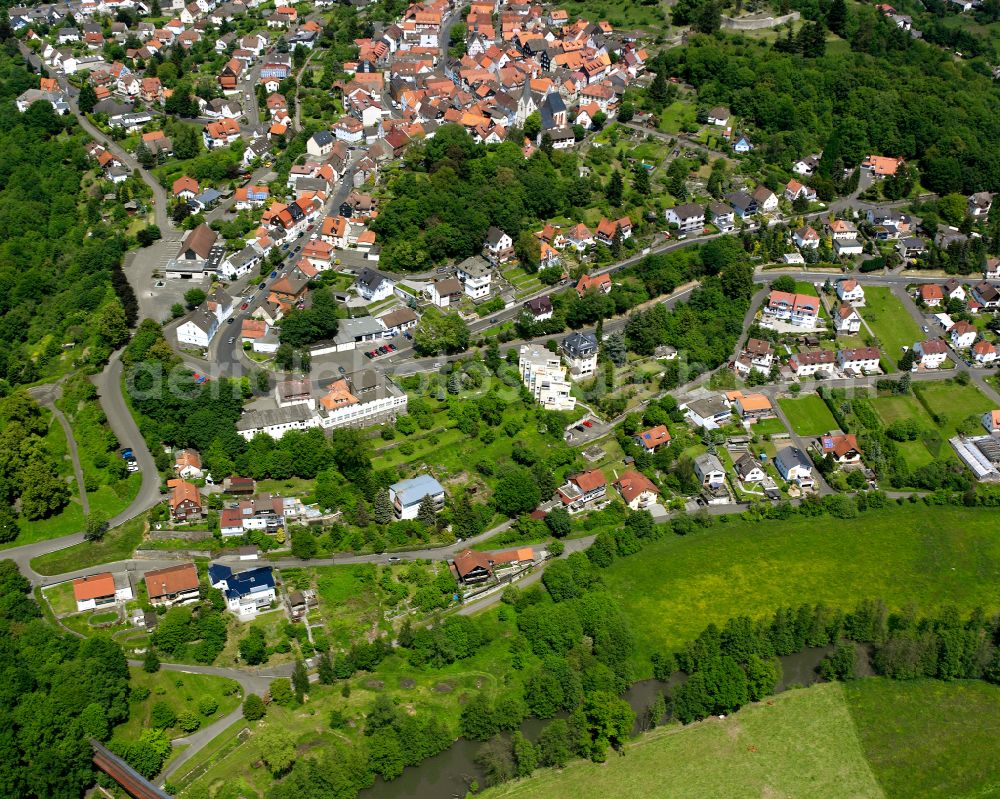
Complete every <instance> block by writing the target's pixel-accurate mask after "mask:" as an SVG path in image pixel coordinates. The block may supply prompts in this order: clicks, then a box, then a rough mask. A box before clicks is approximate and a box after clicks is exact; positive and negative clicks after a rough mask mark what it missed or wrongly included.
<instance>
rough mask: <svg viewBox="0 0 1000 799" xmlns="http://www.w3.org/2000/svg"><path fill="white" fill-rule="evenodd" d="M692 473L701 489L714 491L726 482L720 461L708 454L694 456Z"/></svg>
mask: <svg viewBox="0 0 1000 799" xmlns="http://www.w3.org/2000/svg"><path fill="white" fill-rule="evenodd" d="M694 473H695V476H696V477H697V478H698V481H699V482H700V483H701V485H702V488H709V489H715V488H717V487H719V486H721V485H724V484H725V482H726V470H725V469H724V468H723V466H722V461H720V460H719V458H718V457H717V456H716V455H713V454H711V453H710V452H703V453H702V454H701V455H696V456H695V459H694Z"/></svg>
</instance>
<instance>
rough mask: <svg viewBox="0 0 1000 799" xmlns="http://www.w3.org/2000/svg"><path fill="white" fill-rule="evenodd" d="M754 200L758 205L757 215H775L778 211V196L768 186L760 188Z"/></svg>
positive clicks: (754, 195)
mask: <svg viewBox="0 0 1000 799" xmlns="http://www.w3.org/2000/svg"><path fill="white" fill-rule="evenodd" d="M753 199H754V202H756V203H757V213H760V214H773V213H774V212H775V211H777V210H778V196H777V195H776V194H775V193H774V192H773V191H771V190H770V189H769V188H768V187H767V186H758V187H757V189H756V190H755V191H754V193H753Z"/></svg>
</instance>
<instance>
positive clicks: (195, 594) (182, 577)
mask: <svg viewBox="0 0 1000 799" xmlns="http://www.w3.org/2000/svg"><path fill="white" fill-rule="evenodd" d="M144 579H145V581H146V594H147V596H148V597H149V604H151V605H165V606H167V607H171V606H173V605H187V604H190V603H192V602H197V601H198V598H199V593H200V587H199V582H198V570H197V569H196V568H195V565H194V564H193V563H181V564H178V565H177V566H170V567H168V568H166V569H156V570H155V571H151V572H146V576H145V578H144Z"/></svg>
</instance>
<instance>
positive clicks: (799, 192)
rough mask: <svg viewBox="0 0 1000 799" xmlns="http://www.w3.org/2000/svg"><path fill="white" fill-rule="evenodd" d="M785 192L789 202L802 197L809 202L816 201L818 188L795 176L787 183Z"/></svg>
mask: <svg viewBox="0 0 1000 799" xmlns="http://www.w3.org/2000/svg"><path fill="white" fill-rule="evenodd" d="M783 193H784V197H785V199H786V200H788V201H789V202H795V201H796V200H797V199H799V198H800V197H803V198H805V199H806V200H808V201H809V202H815V201H816V190H815V189H811V188H809V187H808V186H806V185H803V184H802V183H799V182H798V181H797V180H795V178H792V179H791V180H790V181H788V183H787V184H785V191H784V192H783Z"/></svg>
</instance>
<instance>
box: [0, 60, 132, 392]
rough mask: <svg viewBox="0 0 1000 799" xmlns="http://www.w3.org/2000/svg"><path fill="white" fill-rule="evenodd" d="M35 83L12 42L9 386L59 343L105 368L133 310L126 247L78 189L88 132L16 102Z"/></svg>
mask: <svg viewBox="0 0 1000 799" xmlns="http://www.w3.org/2000/svg"><path fill="white" fill-rule="evenodd" d="M13 52H15V53H16V49H15V50H14V51H13ZM37 85H38V80H37V78H36V77H34V76H32V75H31V74H30V73H29V72H27V70H26V69H25V67H24V64H23V62H22V61H21V60H20V56H17V55H12V54H11V45H10V44H9V43H8V44H5V45H4V46H3V47H2V48H0V344H2V346H0V380H2V381H6V383H9V384H13V385H17V384H23V383H31V382H34V381H35V380H38V379H39V378H44V377H46V376H47V375H48V374H50V373H51V372H52V371H53V370H54V368H55V367H57V366H58V362H59V360H60V358H61V357H62V350H63V345H69V344H75V345H76V349H75V350H74V351H73V352H74V354H75V353H82V354H80V355H78V356H77V361H79V362H80V364H81V365H82V364H84V363H89V364H95V365H97V364H101V363H103V362H104V361H105V360H106V359H107V357H108V355H109V354H110V353H111V352H112V351H113V350H114V349H115V348H116V347H118V346H120V345H121V344H123V343H124V342H125V341H126V340H127V338H128V329H127V328H128V325H129V324H130V323H132V322H134V320H135V314H136V302H135V298H134V296H133V294H132V291H131V289H130V288H129V285H128V282H127V280H126V279H125V276H124V274H123V273H122V271H121V266H120V265H121V260H122V256H123V255H124V253H125V242H124V240H123V239H122V238H121V237H120V236H118V235H117V234H116V233H114V232H113V231H112V230H111V228H109V227H108V226H107V225H105V224H104V223H103V222H102V221H101V196H100V194H97V195H94V194H92V193H91V192H89V191H88V190H85V189H84V187H83V180H84V175H85V173H86V172H88V171H89V170H90V169H91V167H90V165H89V164H88V161H87V155H86V152H85V151H84V149H83V145H84V144H85V143H86V140H87V139H86V136H84V135H83V133H82V131H81V130H80V129H79V128H78V127H77V125H76V123H75V121H74V120H73V118H72V117H58V116H56V115H55V113H54V112H53V111H52V108H51V107H50V106H49V105H48V104H47V103H36V104H35V105H33V106H32V107H31V108H30V109H28V111H27V112H26V113H24V114H20V113H18V111H17V109H16V107H15V106H14V103H13V100H14V98H15V97H17V96H18V95H19V94H21V93H22V92H23V91H24V90H26V89H28V88H30V87H36V88H37Z"/></svg>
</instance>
